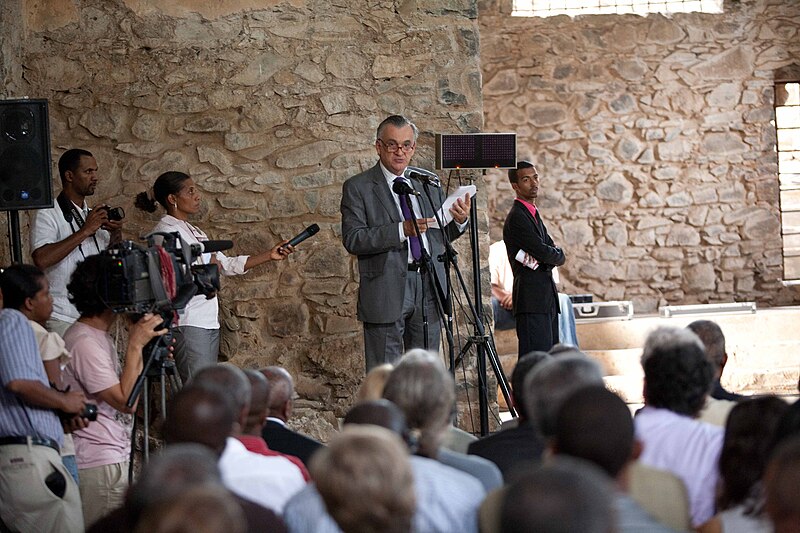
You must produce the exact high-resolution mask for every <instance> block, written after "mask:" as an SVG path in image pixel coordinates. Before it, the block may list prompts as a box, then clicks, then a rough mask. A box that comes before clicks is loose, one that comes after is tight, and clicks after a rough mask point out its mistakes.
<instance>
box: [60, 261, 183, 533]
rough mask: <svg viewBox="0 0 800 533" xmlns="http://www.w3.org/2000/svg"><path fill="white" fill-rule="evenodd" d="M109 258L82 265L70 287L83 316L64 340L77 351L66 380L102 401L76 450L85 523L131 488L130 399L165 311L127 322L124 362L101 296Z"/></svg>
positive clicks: (116, 504) (93, 399)
mask: <svg viewBox="0 0 800 533" xmlns="http://www.w3.org/2000/svg"><path fill="white" fill-rule="evenodd" d="M106 265H107V258H106V257H104V256H102V255H93V256H90V257H87V258H86V260H84V261H82V262H80V263H78V266H77V268H76V269H75V272H74V273H73V274H72V278H71V279H70V282H69V285H67V289H68V290H69V293H70V300H71V301H72V303H73V304H74V305H75V307H76V308H77V309H78V311H79V312H80V318H79V319H78V320H77V322H75V323H74V324H73V325H72V326H70V328H69V329H68V330H67V333H66V334H65V335H64V341H65V343H66V345H67V348H68V349H69V350H70V352H71V353H72V363H71V365H70V366H69V367H68V368H67V372H66V379H65V381H66V383H67V384H68V385H70V386H71V388H72V390H76V391H82V392H83V393H84V394H85V395H86V397H87V399H88V400H89V401H91V402H92V403H95V404H97V421H96V422H93V423H92V424H90V425H89V427H87V428H86V429H83V430H80V431H76V432H75V433H74V438H75V451H76V457H77V460H78V471H79V473H80V478H81V484H80V492H81V500H82V501H83V515H84V519H85V521H86V525H87V526H90V525H91V524H92V523H93V522H94V521H96V520H98V519H99V518H101V517H102V516H103V515H105V514H106V513H108V512H109V511H111V510H112V509H115V508H116V507H119V506H121V505H122V503H123V500H124V496H125V491H126V489H127V486H128V460H129V456H130V450H131V429H132V425H133V417H132V413H133V412H134V411H135V410H136V404H135V403H134V405H133V406H132V407H131V408H128V407H127V406H126V401H127V400H128V397H129V396H130V394H131V391H132V390H133V387H134V384H135V383H136V379H137V378H138V377H139V374H140V373H141V372H142V368H143V364H142V349H143V348H144V347H145V345H146V344H147V343H148V342H149V341H150V339H152V338H154V337H158V336H160V335H164V334H166V333H167V330H166V329H156V328H157V327H159V325H160V324H161V322H162V317H161V316H160V315H154V314H146V315H144V316H143V317H142V318H141V319H140V320H138V321H137V322H131V323H129V325H128V346H127V349H126V351H125V360H124V362H123V363H122V364H120V361H119V358H118V356H117V348H116V345H115V343H114V339H113V338H112V337H111V335H110V334H109V331H110V329H111V326H112V325H113V324H114V322H115V320H116V319H117V315H115V314H114V312H113V311H112V310H111V309H109V308H108V307H107V306H106V304H105V303H104V302H103V300H102V299H101V297H100V295H99V294H98V290H97V287H98V285H99V284H100V281H101V280H102V279H103V276H104V267H105V266H106Z"/></svg>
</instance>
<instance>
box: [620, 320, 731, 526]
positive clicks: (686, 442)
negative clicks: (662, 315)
mask: <svg viewBox="0 0 800 533" xmlns="http://www.w3.org/2000/svg"><path fill="white" fill-rule="evenodd" d="M642 368H643V369H644V404H645V405H644V407H643V408H642V409H641V410H640V411H639V412H638V413H637V414H636V417H635V418H634V425H635V427H636V436H637V438H638V439H639V440H640V441H641V442H642V444H643V446H644V451H643V452H642V454H641V456H640V457H639V460H640V461H641V462H642V463H643V464H645V465H648V466H651V467H654V468H660V469H662V470H667V471H669V472H672V473H673V474H675V475H676V476H678V477H679V478H680V479H681V480H682V481H683V483H684V485H686V490H687V493H688V495H689V507H690V514H691V519H692V525H693V526H694V527H698V526H700V525H701V524H703V523H704V522H706V521H707V520H708V519H709V518H711V517H712V516H713V515H714V502H715V494H716V487H717V479H718V478H719V467H718V464H719V456H720V451H721V449H722V440H723V434H724V430H723V428H721V427H716V426H712V425H711V424H707V423H705V422H700V421H698V420H695V418H696V416H697V414H698V413H699V412H700V410H701V409H702V408H703V405H704V404H705V400H706V395H707V394H708V391H709V390H711V384H712V380H713V377H714V376H713V369H712V367H711V363H709V361H708V359H706V355H705V350H704V348H703V344H702V342H700V339H699V338H698V337H697V335H695V334H694V333H692V332H691V331H689V330H687V329H678V328H672V327H669V328H668V327H661V328H658V329H656V330H655V331H653V332H652V333H651V334H650V335H649V336H648V337H647V341H646V342H645V346H644V350H643V352H642Z"/></svg>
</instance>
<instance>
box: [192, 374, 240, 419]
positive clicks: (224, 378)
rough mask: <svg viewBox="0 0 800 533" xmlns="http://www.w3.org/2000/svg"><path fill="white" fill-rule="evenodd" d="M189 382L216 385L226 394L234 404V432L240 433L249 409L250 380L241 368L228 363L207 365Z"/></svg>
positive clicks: (200, 384)
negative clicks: (235, 423) (235, 424)
mask: <svg viewBox="0 0 800 533" xmlns="http://www.w3.org/2000/svg"><path fill="white" fill-rule="evenodd" d="M189 384H190V385H199V386H212V387H218V388H219V389H220V390H222V391H224V392H225V393H226V394H228V395H229V396H230V398H231V399H232V400H233V402H234V405H236V422H237V427H235V428H234V434H238V433H241V431H242V428H244V426H245V425H246V424H247V414H248V413H249V411H250V381H249V380H248V379H247V376H246V375H245V373H244V371H243V370H242V369H240V368H238V367H235V366H233V365H229V364H223V365H212V366H207V367H205V368H202V369H200V371H198V372H197V373H196V374H195V375H194V377H193V378H192V380H191V381H190V382H189Z"/></svg>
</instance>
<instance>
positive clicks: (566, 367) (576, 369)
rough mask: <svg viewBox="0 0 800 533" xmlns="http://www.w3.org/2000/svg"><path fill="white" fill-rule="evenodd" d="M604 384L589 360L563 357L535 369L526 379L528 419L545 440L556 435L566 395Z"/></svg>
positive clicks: (593, 364) (567, 396)
mask: <svg viewBox="0 0 800 533" xmlns="http://www.w3.org/2000/svg"><path fill="white" fill-rule="evenodd" d="M591 385H601V386H602V385H603V371H602V369H601V368H600V365H599V364H598V363H597V361H594V360H593V359H589V358H588V357H579V356H575V355H562V356H558V357H553V358H552V359H550V360H547V361H544V362H543V363H541V364H539V365H537V366H536V368H534V369H533V371H532V372H530V373H529V374H528V376H527V377H526V378H525V385H524V390H525V394H524V399H525V409H526V412H527V415H528V417H529V418H530V419H531V421H533V422H534V423H535V424H536V425H538V427H539V430H540V431H541V432H542V435H544V436H545V437H546V438H550V437H552V436H553V435H554V434H555V430H556V416H557V414H558V410H559V408H560V407H561V404H562V403H564V401H565V400H566V399H567V398H569V396H570V395H571V394H572V393H573V392H575V391H577V390H579V389H581V388H583V387H587V386H591Z"/></svg>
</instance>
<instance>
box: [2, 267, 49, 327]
mask: <svg viewBox="0 0 800 533" xmlns="http://www.w3.org/2000/svg"><path fill="white" fill-rule="evenodd" d="M0 288H2V291H3V295H4V298H5V304H4V305H5V307H6V308H8V309H16V310H17V311H19V312H21V313H22V314H24V315H25V316H26V317H27V318H28V319H30V320H33V321H34V322H38V323H39V324H41V325H44V323H45V322H46V321H47V320H48V319H49V318H50V315H51V314H52V312H53V297H52V296H50V284H49V283H48V281H47V278H46V277H45V275H44V272H42V271H41V270H39V269H38V268H37V267H35V266H33V265H23V264H15V265H11V266H9V267H7V268H5V269H4V270H3V272H2V273H1V274H0Z"/></svg>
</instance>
